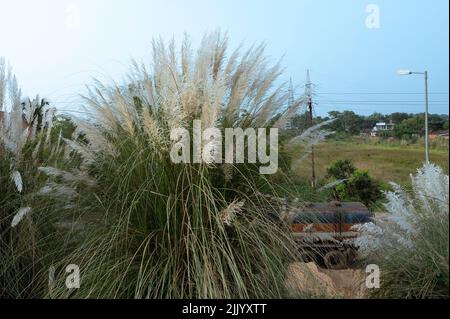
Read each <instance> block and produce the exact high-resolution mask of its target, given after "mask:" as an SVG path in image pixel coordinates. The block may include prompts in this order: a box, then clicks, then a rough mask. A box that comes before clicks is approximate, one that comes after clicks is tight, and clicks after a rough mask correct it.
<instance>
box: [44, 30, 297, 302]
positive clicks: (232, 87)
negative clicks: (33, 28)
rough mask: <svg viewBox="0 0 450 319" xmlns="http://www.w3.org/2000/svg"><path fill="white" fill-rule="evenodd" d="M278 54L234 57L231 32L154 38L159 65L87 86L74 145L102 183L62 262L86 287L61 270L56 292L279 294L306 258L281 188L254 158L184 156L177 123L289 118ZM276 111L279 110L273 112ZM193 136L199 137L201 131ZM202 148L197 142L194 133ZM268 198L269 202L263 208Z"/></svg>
mask: <svg viewBox="0 0 450 319" xmlns="http://www.w3.org/2000/svg"><path fill="white" fill-rule="evenodd" d="M280 74H281V70H280V65H279V63H278V64H276V65H274V66H268V61H267V59H266V58H265V56H264V46H262V45H261V46H256V47H252V48H250V49H249V50H247V51H245V52H240V51H239V50H237V51H234V52H232V53H231V54H230V55H229V56H228V55H227V38H226V37H224V36H223V35H222V34H220V33H213V34H208V35H206V36H205V37H204V38H203V40H202V42H201V45H200V48H199V49H198V50H197V51H196V52H194V51H193V50H192V49H191V44H190V42H189V40H188V38H185V40H184V41H183V43H182V45H181V48H180V49H179V51H178V49H177V47H176V46H175V43H174V42H173V41H172V42H170V43H169V44H168V45H167V44H166V43H164V42H163V41H162V40H155V41H154V42H153V59H152V63H151V65H149V66H147V65H139V64H137V63H133V68H132V72H131V73H130V74H129V77H128V79H127V81H126V82H125V83H124V84H121V85H118V84H113V85H104V84H102V83H100V82H98V81H97V82H96V84H95V85H94V86H92V87H90V88H89V94H87V96H85V100H86V103H87V108H86V109H87V111H88V112H89V111H91V112H92V113H91V115H92V116H90V118H89V119H79V120H78V122H77V124H78V128H77V131H76V133H75V134H74V137H73V139H72V140H66V143H67V147H68V154H69V155H70V156H81V158H82V163H81V165H80V168H81V169H82V170H83V171H84V172H86V173H87V174H89V175H90V176H92V177H95V179H96V184H95V185H92V186H89V187H86V188H85V189H84V190H80V191H81V193H80V196H81V197H83V198H84V206H83V205H82V206H80V207H79V208H78V209H79V210H80V211H82V212H83V213H82V218H81V221H80V222H81V223H82V225H83V226H82V227H81V234H82V236H83V238H84V239H83V241H81V242H80V243H79V245H78V247H77V248H76V249H75V250H74V252H73V253H71V254H69V255H68V256H67V257H66V258H64V259H63V260H61V262H60V264H59V265H57V267H59V269H62V268H61V267H64V265H67V264H77V265H79V266H80V270H81V274H82V277H81V286H80V288H79V289H77V290H76V291H68V290H67V289H66V288H65V287H64V281H63V279H61V280H60V281H59V282H57V283H56V284H55V287H54V289H53V290H52V292H51V293H50V294H49V297H52V298H66V297H77V298H279V297H282V296H286V288H285V284H284V283H285V275H286V271H287V266H288V264H289V263H290V262H293V261H295V260H296V258H297V250H298V248H296V246H295V244H294V242H293V241H292V239H291V237H290V236H289V231H288V228H287V227H285V225H283V224H281V223H280V222H278V221H277V220H278V219H274V218H272V217H271V216H273V212H274V211H275V210H276V208H271V207H270V203H268V202H267V201H266V199H265V198H264V196H261V195H260V193H259V192H258V189H260V187H263V186H265V187H266V188H268V189H273V188H274V187H272V186H273V185H272V183H273V182H272V181H271V179H270V178H269V177H264V176H262V175H260V174H259V172H258V167H257V165H255V164H208V163H202V164H188V163H183V164H174V163H173V162H172V161H171V158H170V152H171V146H172V144H173V141H172V140H171V134H170V133H171V130H172V129H174V128H180V127H183V128H187V129H188V130H190V132H191V133H192V132H193V130H192V123H193V120H195V119H200V120H201V121H202V125H203V129H205V128H211V127H214V128H219V129H225V128H234V127H241V128H243V129H246V128H263V127H281V126H282V125H284V123H285V122H286V121H287V120H289V118H290V117H291V116H293V115H294V114H295V111H296V109H297V108H298V107H299V105H300V103H301V102H300V101H295V103H291V104H290V105H289V106H287V100H288V94H287V91H286V90H285V88H284V86H283V85H281V86H277V85H276V83H277V81H278V77H279V75H280ZM275 115H278V116H277V117H276V119H274V118H275ZM191 137H192V135H191ZM191 145H192V141H191ZM264 207H265V209H263V208H264Z"/></svg>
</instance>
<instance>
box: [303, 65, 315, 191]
mask: <svg viewBox="0 0 450 319" xmlns="http://www.w3.org/2000/svg"><path fill="white" fill-rule="evenodd" d="M305 96H306V105H307V108H308V112H309V117H308V119H309V127H312V126H313V116H314V112H313V101H312V86H311V79H310V76H309V70H308V71H307V72H306V84H305ZM311 177H312V187H313V189H314V190H315V189H316V164H315V154H314V145H311Z"/></svg>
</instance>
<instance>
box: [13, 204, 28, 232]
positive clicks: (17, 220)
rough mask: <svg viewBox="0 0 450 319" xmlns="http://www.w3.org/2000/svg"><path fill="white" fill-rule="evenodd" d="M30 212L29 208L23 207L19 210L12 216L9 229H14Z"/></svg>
mask: <svg viewBox="0 0 450 319" xmlns="http://www.w3.org/2000/svg"><path fill="white" fill-rule="evenodd" d="M30 212H31V207H23V208H21V209H19V211H18V212H17V213H16V214H15V215H14V218H13V220H12V221H11V227H13V228H14V227H16V226H17V225H18V224H19V223H20V222H21V221H22V219H23V218H24V217H25V216H26V215H28V214H29V213H30Z"/></svg>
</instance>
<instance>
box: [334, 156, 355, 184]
mask: <svg viewBox="0 0 450 319" xmlns="http://www.w3.org/2000/svg"><path fill="white" fill-rule="evenodd" d="M355 171H356V167H355V166H354V165H353V163H352V162H351V161H350V160H338V161H336V162H334V163H333V164H331V166H330V167H328V168H327V175H328V177H334V178H335V179H337V180H341V179H348V178H350V176H352V174H353V173H354V172H355Z"/></svg>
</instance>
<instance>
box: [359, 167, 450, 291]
mask: <svg viewBox="0 0 450 319" xmlns="http://www.w3.org/2000/svg"><path fill="white" fill-rule="evenodd" d="M411 179H412V191H411V192H408V191H405V190H403V189H402V188H401V187H400V186H398V185H396V184H392V187H393V189H394V191H393V192H389V193H387V194H386V196H387V199H388V202H387V203H386V209H387V211H388V212H389V215H388V217H387V218H384V219H383V218H379V219H377V222H376V224H373V223H371V224H366V225H363V226H360V227H359V230H360V231H362V236H361V238H359V239H358V240H357V241H358V245H359V246H360V247H361V248H360V250H361V251H362V252H364V253H365V254H366V256H367V258H368V259H369V261H372V262H374V263H376V264H378V265H379V267H380V271H381V277H380V278H381V287H380V289H376V290H375V291H374V293H373V296H374V297H381V298H448V297H449V265H448V262H449V260H448V257H449V256H448V250H449V234H448V231H449V218H448V217H449V216H448V215H449V206H448V205H449V204H448V203H449V178H448V175H445V174H444V173H443V171H442V169H441V168H440V167H438V166H436V165H434V164H425V165H424V166H423V167H422V168H421V169H419V170H418V172H417V173H416V174H415V175H414V176H412V177H411Z"/></svg>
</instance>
